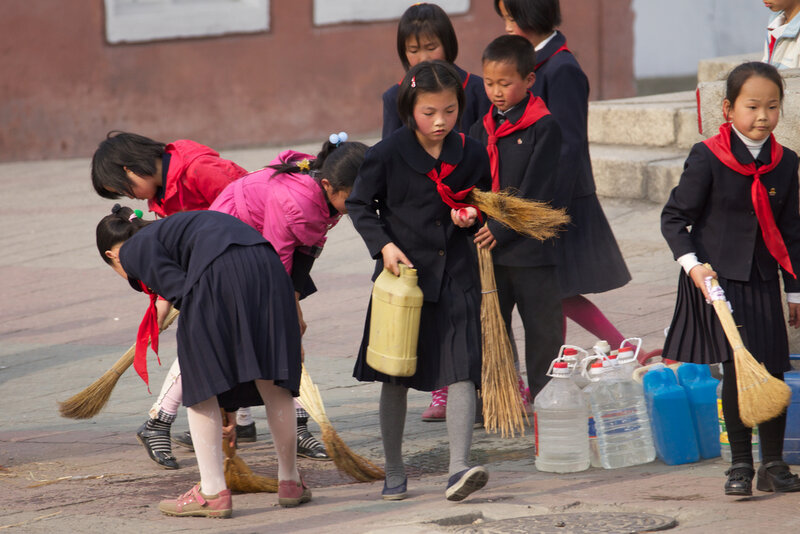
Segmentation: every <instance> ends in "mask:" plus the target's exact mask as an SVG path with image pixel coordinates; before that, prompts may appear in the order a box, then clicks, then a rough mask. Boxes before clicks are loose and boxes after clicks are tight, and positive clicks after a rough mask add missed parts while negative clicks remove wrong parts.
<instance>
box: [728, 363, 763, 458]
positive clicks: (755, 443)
mask: <svg viewBox="0 0 800 534" xmlns="http://www.w3.org/2000/svg"><path fill="white" fill-rule="evenodd" d="M720 372H722V366H720ZM722 379H723V380H724V379H725V377H724V376H723V377H722ZM717 419H718V421H719V452H720V456H722V459H723V460H725V461H726V462H730V461H732V459H733V455H732V454H731V442H730V441H729V440H728V428H727V426H726V425H725V415H724V413H723V412H722V380H720V381H719V385H718V386H717ZM752 435H753V437H752V443H753V461H754V462H760V461H761V447H760V446H759V444H758V427H757V426H755V427H753V434H752Z"/></svg>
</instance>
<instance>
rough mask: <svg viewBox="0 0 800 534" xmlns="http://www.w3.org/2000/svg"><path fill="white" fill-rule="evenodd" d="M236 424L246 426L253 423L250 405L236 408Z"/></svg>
mask: <svg viewBox="0 0 800 534" xmlns="http://www.w3.org/2000/svg"><path fill="white" fill-rule="evenodd" d="M236 424H237V425H239V426H247V425H252V424H253V413H252V411H251V410H250V407H249V406H247V407H245V408H239V409H238V410H236Z"/></svg>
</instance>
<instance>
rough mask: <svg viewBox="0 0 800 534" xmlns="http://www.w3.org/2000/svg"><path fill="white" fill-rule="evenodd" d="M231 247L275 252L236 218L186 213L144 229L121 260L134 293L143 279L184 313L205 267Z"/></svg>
mask: <svg viewBox="0 0 800 534" xmlns="http://www.w3.org/2000/svg"><path fill="white" fill-rule="evenodd" d="M232 245H241V246H251V245H268V246H269V247H270V248H272V245H270V244H269V243H268V242H267V241H266V240H265V239H264V237H263V236H262V235H261V234H260V233H259V232H258V231H257V230H256V229H255V228H253V227H252V226H250V225H248V224H245V223H243V222H242V221H240V220H239V219H237V218H236V217H233V216H232V215H228V214H226V213H220V212H217V211H206V210H202V211H184V212H181V213H175V214H174V215H170V216H169V217H166V218H164V219H158V220H156V221H154V222H151V223H150V224H148V225H147V226H145V227H144V228H142V229H141V230H139V231H138V232H137V233H136V234H134V235H133V237H131V238H130V239H128V240H127V241H125V243H123V245H122V247H121V248H120V249H119V261H120V263H121V264H122V268H123V269H125V272H126V273H128V279H129V281H130V282H131V285H132V286H133V288H134V289H137V290H139V291H141V289H140V288H139V287H138V286H137V285H136V284H135V280H141V281H142V282H144V283H145V284H146V285H147V286H148V287H149V288H151V289H153V290H154V291H155V292H156V293H158V294H159V295H161V296H162V297H164V298H165V299H167V300H168V301H169V302H171V303H172V305H173V306H175V308H177V309H180V307H181V302H182V301H183V298H184V297H185V296H186V295H187V294H188V293H189V292H190V291H191V290H192V287H194V285H195V283H196V282H197V281H198V280H199V279H200V277H201V276H202V275H203V273H204V272H205V270H206V268H207V267H208V266H209V265H210V264H211V262H213V261H214V260H215V259H216V258H217V257H218V256H219V255H220V254H222V253H223V252H225V250H226V249H227V248H228V247H230V246H232ZM133 279H135V280H133ZM290 283H291V282H290V280H289V277H288V275H286V284H287V285H289V284H290Z"/></svg>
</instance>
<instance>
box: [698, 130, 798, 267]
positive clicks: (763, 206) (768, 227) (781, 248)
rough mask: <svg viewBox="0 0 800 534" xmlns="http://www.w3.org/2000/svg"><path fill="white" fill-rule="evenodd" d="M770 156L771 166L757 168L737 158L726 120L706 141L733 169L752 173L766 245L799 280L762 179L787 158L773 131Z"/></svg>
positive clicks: (781, 264) (759, 223) (770, 137)
mask: <svg viewBox="0 0 800 534" xmlns="http://www.w3.org/2000/svg"><path fill="white" fill-rule="evenodd" d="M769 141H770V158H771V161H770V162H769V163H768V164H767V165H762V166H761V167H756V163H755V162H753V163H748V164H747V165H744V164H742V163H740V162H739V160H737V159H736V158H735V157H734V155H733V152H731V123H729V122H726V123H724V124H723V125H722V126H720V127H719V133H718V134H717V135H715V136H714V137H711V138H710V139H706V140H705V141H703V142H704V143H705V144H706V146H707V147H708V148H709V150H711V152H712V153H713V154H714V155H715V156H716V157H717V158H719V160H720V161H721V162H722V163H723V164H724V165H725V166H726V167H728V168H729V169H731V170H732V171H734V172H738V173H739V174H742V175H744V176H752V177H753V184H752V186H751V187H750V196H751V198H752V201H753V209H754V211H755V212H756V219H758V225H759V227H760V228H761V235H762V236H763V237H764V244H765V245H767V250H769V253H770V254H771V255H772V257H773V258H775V260H776V261H777V262H778V263H779V264H780V266H781V267H783V270H785V271H786V272H788V273H789V274H791V275H792V276H793V277H794V278H795V279H796V278H797V275H795V274H794V270H793V269H792V261H791V259H790V258H789V251H788V250H787V249H786V243H784V241H783V236H781V231H780V230H779V229H778V226H777V225H776V224H775V216H774V215H773V213H772V207H771V206H770V204H769V195H768V194H767V188H766V187H764V184H763V182H761V175H763V174H766V173H768V172H770V171H772V170H773V169H774V168H775V167H777V166H778V164H779V163H780V162H781V158H782V157H783V147H782V146H781V145H780V144H778V142H777V141H776V140H775V136H774V135H772V134H769Z"/></svg>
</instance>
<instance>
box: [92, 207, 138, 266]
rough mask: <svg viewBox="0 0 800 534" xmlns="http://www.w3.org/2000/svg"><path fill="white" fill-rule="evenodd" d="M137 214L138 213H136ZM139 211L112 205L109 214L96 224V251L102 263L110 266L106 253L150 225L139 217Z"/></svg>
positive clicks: (109, 259)
mask: <svg viewBox="0 0 800 534" xmlns="http://www.w3.org/2000/svg"><path fill="white" fill-rule="evenodd" d="M137 212H138V213H137ZM141 213H142V212H141V211H139V210H136V212H134V210H132V209H131V208H129V207H127V206H120V205H119V204H114V207H113V208H111V214H110V215H106V216H105V217H103V218H102V219H100V222H99V223H97V231H96V235H97V250H99V251H100V256H101V257H102V258H103V261H105V262H106V263H108V264H109V265H110V264H111V258H109V257H108V256H106V251H107V250H111V247H113V246H114V245H117V244H119V243H124V242H125V241H127V240H128V239H130V238H131V237H133V235H134V234H135V233H136V232H138V231H139V230H141V229H142V228H144V227H145V226H147V225H148V224H150V223H151V222H152V221H145V220H143V219H142V217H141Z"/></svg>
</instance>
